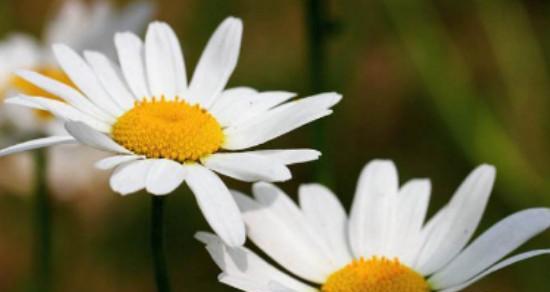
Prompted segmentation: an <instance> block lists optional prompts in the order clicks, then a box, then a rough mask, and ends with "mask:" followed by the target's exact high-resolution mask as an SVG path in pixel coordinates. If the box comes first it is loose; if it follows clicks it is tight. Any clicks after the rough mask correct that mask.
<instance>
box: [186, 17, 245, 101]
mask: <svg viewBox="0 0 550 292" xmlns="http://www.w3.org/2000/svg"><path fill="white" fill-rule="evenodd" d="M242 33H243V24H242V22H241V20H240V19H238V18H235V17H228V18H226V19H225V20H224V21H223V22H222V23H221V24H220V26H219V27H218V28H217V29H216V31H215V32H214V34H213V35H212V37H211V38H210V40H209V41H208V44H207V45H206V48H205V49H204V51H203V53H202V56H201V58H200V60H199V63H198V64H197V67H196V68H195V72H194V73H193V79H192V80H191V84H190V85H189V91H190V92H189V98H190V100H191V101H192V102H198V103H199V104H201V105H202V106H203V107H204V108H209V107H210V105H211V104H212V103H213V102H214V100H215V98H216V97H217V96H218V95H219V94H220V93H221V92H222V90H223V88H224V87H225V85H226V84H227V81H228V80H229V77H230V76H231V73H233V70H234V69H235V66H236V65H237V60H238V58H239V51H240V48H241V38H242Z"/></svg>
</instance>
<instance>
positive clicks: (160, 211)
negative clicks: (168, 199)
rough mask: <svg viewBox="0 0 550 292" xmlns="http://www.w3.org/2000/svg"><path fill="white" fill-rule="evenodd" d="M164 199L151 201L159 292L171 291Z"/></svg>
mask: <svg viewBox="0 0 550 292" xmlns="http://www.w3.org/2000/svg"><path fill="white" fill-rule="evenodd" d="M164 199H165V198H164V197H159V196H153V197H152V201H151V249H152V253H153V268H154V271H155V283H156V286H157V291H158V292H169V291H170V279H169V277H168V269H167V267H166V255H165V252H164V224H163V223H164Z"/></svg>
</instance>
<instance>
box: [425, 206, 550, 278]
mask: <svg viewBox="0 0 550 292" xmlns="http://www.w3.org/2000/svg"><path fill="white" fill-rule="evenodd" d="M548 227H550V209H547V208H538V209H529V210H524V211H521V212H518V213H515V214H513V215H511V216H509V217H507V218H505V219H503V220H502V221H500V222H499V223H497V224H496V225H495V226H493V227H491V228H490V229H489V230H487V231H486V232H485V233H483V234H482V235H481V236H480V237H479V238H477V239H476V240H475V241H474V242H472V244H470V245H469V246H468V247H467V248H466V249H465V250H464V251H463V252H461V253H460V254H459V255H458V256H457V257H456V258H455V259H453V260H452V261H451V263H450V264H449V265H447V266H446V267H445V268H443V270H441V271H439V272H437V273H435V274H434V275H433V276H432V277H430V280H429V281H430V283H432V287H433V288H436V289H444V288H449V287H453V286H456V285H460V284H462V283H464V282H466V281H468V280H469V279H471V278H473V277H474V276H475V275H477V274H478V273H481V272H482V271H483V270H485V269H487V268H488V267H489V266H491V265H493V264H494V263H496V262H497V261H499V260H500V259H501V258H503V257H505V256H506V255H508V254H509V253H510V252H512V251H513V250H515V249H516V248H518V247H519V246H521V245H522V244H523V243H525V242H526V241H527V240H529V239H531V238H533V237H534V236H536V235H537V234H539V233H541V232H543V231H545V230H546V229H548Z"/></svg>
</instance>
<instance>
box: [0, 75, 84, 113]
mask: <svg viewBox="0 0 550 292" xmlns="http://www.w3.org/2000/svg"><path fill="white" fill-rule="evenodd" d="M34 71H36V72H38V73H40V74H42V75H44V76H47V77H49V78H51V79H54V80H56V81H59V82H61V83H65V84H67V85H69V86H71V87H73V88H74V87H75V86H74V84H73V83H72V82H71V80H70V79H69V77H67V75H66V74H65V73H63V71H61V70H59V69H58V68H55V67H51V66H49V67H41V68H36V69H35V70H34ZM9 84H10V85H11V87H13V88H14V89H16V90H17V91H18V92H20V93H23V94H25V95H31V96H40V97H45V98H51V99H55V100H60V101H62V99H61V98H59V97H57V96H55V95H53V94H51V93H49V92H47V91H45V90H44V89H42V88H40V87H38V86H36V85H34V84H32V83H30V82H28V81H27V80H25V79H23V78H21V77H19V76H17V75H13V77H12V78H11V80H10V82H9ZM34 113H35V114H36V116H37V117H38V118H40V119H43V120H45V121H49V120H52V119H53V118H54V116H53V115H52V114H51V113H50V112H48V111H44V110H34Z"/></svg>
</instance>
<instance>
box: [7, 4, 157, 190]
mask: <svg viewBox="0 0 550 292" xmlns="http://www.w3.org/2000/svg"><path fill="white" fill-rule="evenodd" d="M153 10H154V7H153V5H152V4H151V3H150V2H145V1H139V2H135V3H133V4H130V5H128V6H126V7H125V8H124V9H122V10H118V9H115V8H114V7H113V6H111V4H110V2H108V1H102V0H98V1H93V2H90V3H85V2H84V1H81V0H65V1H62V2H61V5H60V6H59V9H57V10H55V13H54V14H53V15H52V18H50V19H49V21H47V23H46V24H45V29H44V31H43V35H42V37H41V39H40V40H36V39H35V38H34V37H33V36H30V35H26V34H22V33H13V34H11V35H10V36H8V37H7V38H6V39H4V40H2V41H0V100H2V99H4V98H6V97H9V96H13V95H15V94H17V93H23V94H26V95H35V96H42V97H47V98H51V99H55V100H60V98H59V97H57V96H56V95H55V94H51V93H48V92H46V91H44V90H42V89H41V88H39V87H36V86H34V85H32V84H31V83H29V82H27V81H26V80H24V79H22V78H18V77H17V76H15V74H14V73H15V71H17V70H20V69H32V70H35V71H39V72H41V73H42V74H44V75H46V76H48V77H50V78H54V79H56V80H58V81H60V82H64V83H66V84H69V85H71V86H72V85H73V84H72V83H71V81H70V80H69V79H68V78H67V76H66V75H65V74H64V73H63V71H62V70H61V69H60V68H59V67H58V66H57V64H56V62H55V59H54V57H53V55H52V53H51V45H52V44H54V43H58V42H61V43H65V44H68V45H70V46H71V47H73V48H74V49H75V50H77V51H81V50H83V49H90V48H93V49H96V50H99V51H101V52H104V53H106V54H108V55H112V56H113V57H114V56H115V55H116V54H115V51H114V45H113V42H112V39H113V35H114V34H115V32H117V31H124V30H130V31H134V32H138V31H142V30H143V29H144V28H145V26H146V24H147V23H148V22H149V21H150V18H151V16H152V14H153ZM83 28H86V30H85V32H84V33H83V31H82V29H83ZM0 127H1V139H0V145H1V147H5V146H6V145H9V144H13V143H16V142H19V141H21V140H22V139H28V137H29V136H36V135H44V134H48V135H66V134H67V133H66V131H65V128H64V126H63V122H62V121H60V120H56V119H54V118H53V116H52V115H51V114H49V113H48V112H46V111H42V110H37V109H30V108H26V107H20V106H13V105H5V104H2V105H1V106H0ZM61 148H63V149H61ZM47 155H48V158H47V161H48V166H47V167H48V172H47V175H48V178H47V179H48V186H49V188H50V191H51V193H52V195H54V196H55V197H56V198H58V199H63V200H66V199H74V198H79V199H80V198H82V197H83V195H84V197H85V194H89V193H91V192H93V193H94V194H95V193H96V192H97V191H98V187H97V185H96V183H97V182H98V181H100V180H103V181H106V178H105V175H98V172H97V169H94V167H93V165H90V164H89V161H90V160H92V159H97V158H98V157H100V156H101V153H99V152H98V151H97V150H95V149H90V148H87V147H81V146H72V145H71V146H66V147H59V148H58V149H51V151H48V154H47ZM103 156H104V155H103ZM66 161H70V162H71V163H73V164H74V165H79V173H78V175H76V176H75V173H74V169H73V168H74V167H73V168H70V167H65V165H66ZM0 164H1V165H2V167H3V168H4V167H9V169H10V173H11V175H10V179H8V180H1V181H0V189H1V190H4V189H5V190H6V191H7V193H10V194H20V195H28V194H29V193H30V192H31V191H32V183H25V184H23V183H21V182H22V181H25V182H32V181H33V180H34V175H35V171H34V170H33V161H32V158H31V157H30V156H29V154H28V153H22V154H19V155H15V156H13V157H12V158H10V160H9V161H8V160H1V161H0ZM14 177H17V178H19V179H14ZM67 177H71V178H72V179H71V180H69V181H68V180H67ZM88 197H89V198H92V197H91V196H88ZM93 198H96V199H98V200H100V199H101V196H97V195H95V196H93Z"/></svg>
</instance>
